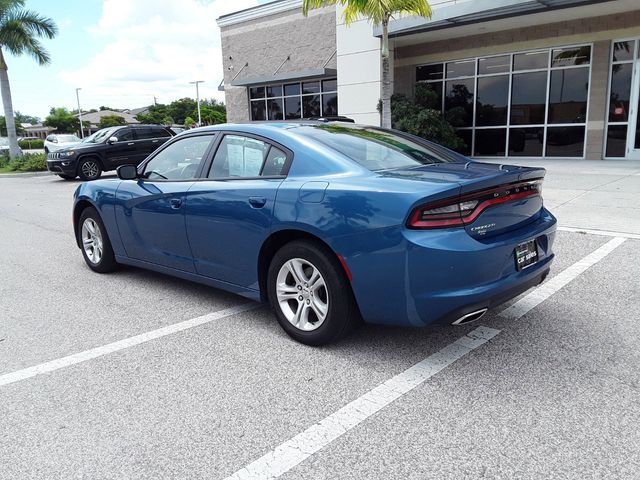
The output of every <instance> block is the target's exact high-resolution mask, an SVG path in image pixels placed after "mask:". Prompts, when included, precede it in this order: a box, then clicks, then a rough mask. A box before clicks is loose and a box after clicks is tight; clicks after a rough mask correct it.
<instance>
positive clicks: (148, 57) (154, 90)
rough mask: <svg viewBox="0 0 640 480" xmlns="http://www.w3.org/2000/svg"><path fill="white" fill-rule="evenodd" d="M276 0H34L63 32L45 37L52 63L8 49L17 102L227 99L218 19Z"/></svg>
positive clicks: (24, 105)
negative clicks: (222, 85) (220, 88)
mask: <svg viewBox="0 0 640 480" xmlns="http://www.w3.org/2000/svg"><path fill="white" fill-rule="evenodd" d="M268 1H271V0H55V1H52V0H27V1H26V8H27V9H29V10H34V11H36V12H38V13H40V14H41V15H44V16H47V17H49V18H52V19H53V20H54V21H55V22H56V24H57V25H58V29H59V33H58V35H57V36H56V38H54V39H53V40H43V44H44V46H45V48H46V49H47V50H48V51H49V53H50V55H51V65H49V66H46V67H42V66H39V65H38V64H37V63H36V62H35V61H34V60H33V59H32V58H30V57H26V56H21V57H12V56H11V55H7V58H6V60H7V65H8V67H9V81H10V84H11V91H12V98H13V109H14V111H19V112H20V113H23V114H27V115H34V116H37V117H40V118H41V119H44V118H45V117H46V116H47V115H48V113H49V110H50V109H51V108H52V107H67V108H69V109H74V108H77V102H76V90H75V89H76V88H81V89H82V90H80V104H81V107H82V109H83V110H89V109H92V108H99V107H100V106H107V107H113V108H118V109H124V108H136V107H142V106H147V105H151V104H152V103H153V97H154V96H155V97H156V98H157V102H158V103H169V102H171V101H172V100H176V99H179V98H183V97H192V98H195V96H196V94H195V86H194V85H190V84H189V82H190V81H194V80H204V81H205V83H203V84H201V85H200V97H201V98H216V99H218V100H224V93H223V92H219V91H218V84H219V83H220V81H221V80H222V54H221V51H220V30H219V29H218V26H217V25H216V18H218V17H219V16H220V15H224V14H227V13H231V12H235V11H238V10H242V9H244V8H249V7H252V6H255V5H258V4H260V3H267V2H268Z"/></svg>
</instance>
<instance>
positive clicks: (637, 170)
mask: <svg viewBox="0 0 640 480" xmlns="http://www.w3.org/2000/svg"><path fill="white" fill-rule="evenodd" d="M482 161H485V160H482ZM487 161H489V162H491V163H499V162H497V161H495V160H487ZM500 163H508V164H515V165H525V166H536V167H544V168H546V169H547V176H546V179H545V182H544V185H543V187H542V194H543V197H544V201H545V205H546V206H547V208H549V210H551V212H552V213H553V214H554V215H555V216H556V217H558V222H559V224H560V225H561V226H563V227H573V228H582V229H594V230H608V231H614V232H620V233H632V234H640V201H639V200H640V161H636V160H615V161H612V160H602V161H597V160H565V159H554V160H549V159H546V160H542V159H538V160H535V159H534V160H517V159H513V158H511V159H509V160H508V161H506V162H500Z"/></svg>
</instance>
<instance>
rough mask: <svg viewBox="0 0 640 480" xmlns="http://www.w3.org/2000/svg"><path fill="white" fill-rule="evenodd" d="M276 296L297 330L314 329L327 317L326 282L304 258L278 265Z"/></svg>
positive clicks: (281, 308) (327, 293) (287, 317)
mask: <svg viewBox="0 0 640 480" xmlns="http://www.w3.org/2000/svg"><path fill="white" fill-rule="evenodd" d="M276 296H277V298H278V305H279V307H280V310H281V311H282V313H283V314H284V316H285V317H286V319H287V320H288V321H289V323H291V325H293V326H294V327H296V328H297V329H299V330H303V331H306V332H310V331H313V330H316V329H317V328H319V327H320V325H322V323H323V322H324V321H325V319H326V318H327V313H328V312H329V292H328V290H327V285H326V283H325V281H324V278H323V277H322V274H321V273H320V271H319V270H318V269H317V268H316V267H315V265H313V264H312V263H311V262H309V261H308V260H304V259H302V258H292V259H290V260H288V261H287V262H285V263H284V265H282V267H280V271H279V272H278V276H277V279H276Z"/></svg>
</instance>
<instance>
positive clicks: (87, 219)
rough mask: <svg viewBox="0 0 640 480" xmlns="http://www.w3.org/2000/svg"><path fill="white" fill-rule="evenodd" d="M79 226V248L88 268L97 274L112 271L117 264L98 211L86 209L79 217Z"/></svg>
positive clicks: (90, 208) (91, 208)
mask: <svg viewBox="0 0 640 480" xmlns="http://www.w3.org/2000/svg"><path fill="white" fill-rule="evenodd" d="M79 226H80V227H79V228H78V236H79V240H80V241H79V243H80V248H81V249H82V256H83V257H84V261H85V262H86V263H87V265H88V266H89V268H90V269H91V270H93V271H94V272H98V273H107V272H112V271H114V270H115V269H116V268H117V266H118V264H117V263H116V258H115V255H114V254H113V249H112V248H111V242H110V241H109V236H108V235H107V230H106V228H105V227H104V223H102V219H101V218H100V215H99V214H98V211H97V210H96V209H95V208H93V207H89V208H86V209H85V210H84V211H83V212H82V215H80V222H79Z"/></svg>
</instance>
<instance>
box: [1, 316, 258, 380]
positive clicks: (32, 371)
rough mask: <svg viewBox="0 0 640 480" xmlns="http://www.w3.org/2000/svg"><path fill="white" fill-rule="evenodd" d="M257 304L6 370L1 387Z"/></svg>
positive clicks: (179, 330)
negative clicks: (26, 366) (24, 366)
mask: <svg viewBox="0 0 640 480" xmlns="http://www.w3.org/2000/svg"><path fill="white" fill-rule="evenodd" d="M260 306H261V305H260V304H259V303H245V304H242V305H238V306H237V307H231V308H225V309H224V310H220V311H217V312H213V313H209V314H207V315H203V316H201V317H196V318H192V319H190V320H185V321H184V322H179V323H175V324H173V325H168V326H166V327H162V328H158V329H157V330H151V331H150V332H146V333H141V334H140V335H135V336H133V337H129V338H125V339H123V340H118V341H117V342H113V343H109V344H107V345H102V346H100V347H96V348H92V349H90V350H85V351H84V352H79V353H74V354H73V355H67V356H66V357H62V358H58V359H56V360H51V361H50V362H45V363H41V364H40V365H35V366H33V367H28V368H24V369H22V370H17V371H15V372H11V373H6V374H4V375H0V386H3V385H9V384H10V383H15V382H19V381H21V380H26V379H27V378H31V377H35V376H36V375H41V374H43V373H49V372H53V371H55V370H60V369H61V368H65V367H69V366H71V365H75V364H77V363H81V362H86V361H87V360H91V359H93V358H98V357H102V356H104V355H108V354H110V353H113V352H117V351H119V350H124V349H125V348H130V347H134V346H136V345H140V344H141V343H145V342H148V341H150V340H155V339H156V338H160V337H165V336H167V335H171V334H173V333H177V332H181V331H183V330H187V329H189V328H193V327H197V326H199V325H203V324H205V323H209V322H212V321H214V320H220V319H221V318H225V317H230V316H232V315H236V314H238V313H241V312H246V311H248V310H254V309H256V308H259V307H260Z"/></svg>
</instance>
